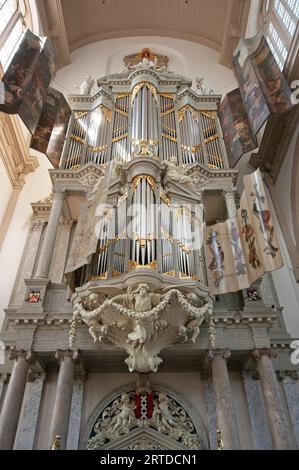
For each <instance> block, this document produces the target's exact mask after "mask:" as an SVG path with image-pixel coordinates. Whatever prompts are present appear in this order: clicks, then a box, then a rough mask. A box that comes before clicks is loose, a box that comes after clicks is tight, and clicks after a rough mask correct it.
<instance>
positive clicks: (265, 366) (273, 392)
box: [253, 349, 292, 450]
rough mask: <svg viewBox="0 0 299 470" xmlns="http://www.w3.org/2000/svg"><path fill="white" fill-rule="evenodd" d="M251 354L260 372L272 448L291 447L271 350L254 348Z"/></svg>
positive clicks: (284, 448)
mask: <svg viewBox="0 0 299 470" xmlns="http://www.w3.org/2000/svg"><path fill="white" fill-rule="evenodd" d="M253 356H254V357H255V359H256V361H257V365H258V370H259V373H260V378H261V385H262V390H263V395H264V403H265V408H266V413H267V416H268V422H269V427H270V431H271V436H272V441H273V448H274V449H275V450H286V449H292V444H291V441H290V436H289V435H288V434H289V429H288V425H287V420H286V417H285V415H284V411H283V408H282V404H281V397H280V393H279V389H278V383H277V379H276V375H275V372H274V368H273V363H272V360H271V351H270V350H269V349H255V350H254V351H253Z"/></svg>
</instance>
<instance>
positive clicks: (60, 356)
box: [55, 349, 79, 362]
mask: <svg viewBox="0 0 299 470" xmlns="http://www.w3.org/2000/svg"><path fill="white" fill-rule="evenodd" d="M65 358H70V359H73V360H74V361H77V360H78V359H79V351H73V350H72V349H58V350H57V351H56V353H55V359H57V360H58V361H59V362H61V361H63V360H64V359H65Z"/></svg>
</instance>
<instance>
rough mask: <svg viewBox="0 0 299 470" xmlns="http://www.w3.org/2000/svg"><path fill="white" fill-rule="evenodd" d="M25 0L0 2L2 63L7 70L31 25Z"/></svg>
mask: <svg viewBox="0 0 299 470" xmlns="http://www.w3.org/2000/svg"><path fill="white" fill-rule="evenodd" d="M29 16H30V12H29V8H28V6H27V4H26V2H25V0H0V63H1V66H2V68H3V69H4V70H5V69H6V68H7V66H8V64H9V62H10V60H11V58H12V56H13V53H14V51H15V50H16V48H17V46H18V44H19V43H20V41H21V39H22V36H23V34H24V31H25V30H26V27H27V26H30V24H29Z"/></svg>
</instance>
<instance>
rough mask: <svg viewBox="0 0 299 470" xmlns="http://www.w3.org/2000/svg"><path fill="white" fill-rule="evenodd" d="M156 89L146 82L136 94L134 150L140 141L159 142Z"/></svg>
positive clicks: (132, 127) (132, 121)
mask: <svg viewBox="0 0 299 470" xmlns="http://www.w3.org/2000/svg"><path fill="white" fill-rule="evenodd" d="M154 90H155V89H154V88H153V87H149V86H147V84H144V85H143V86H141V87H139V89H138V91H137V93H136V94H135V96H134V99H133V103H132V116H131V129H132V131H131V148H132V151H134V148H135V146H136V145H138V143H139V142H140V141H145V142H148V143H150V144H154V145H157V143H158V135H159V132H158V116H157V113H158V110H157V103H156V98H155V91H154Z"/></svg>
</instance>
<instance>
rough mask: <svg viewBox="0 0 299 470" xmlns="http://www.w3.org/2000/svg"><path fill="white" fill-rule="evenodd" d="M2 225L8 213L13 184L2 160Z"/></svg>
mask: <svg viewBox="0 0 299 470" xmlns="http://www.w3.org/2000/svg"><path fill="white" fill-rule="evenodd" d="M0 181H1V184H0V225H1V224H2V221H3V217H4V214H5V211H6V207H7V204H8V201H9V198H10V195H11V193H12V187H11V183H10V181H9V178H8V176H7V172H6V169H5V166H4V164H3V162H2V160H1V159H0Z"/></svg>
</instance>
